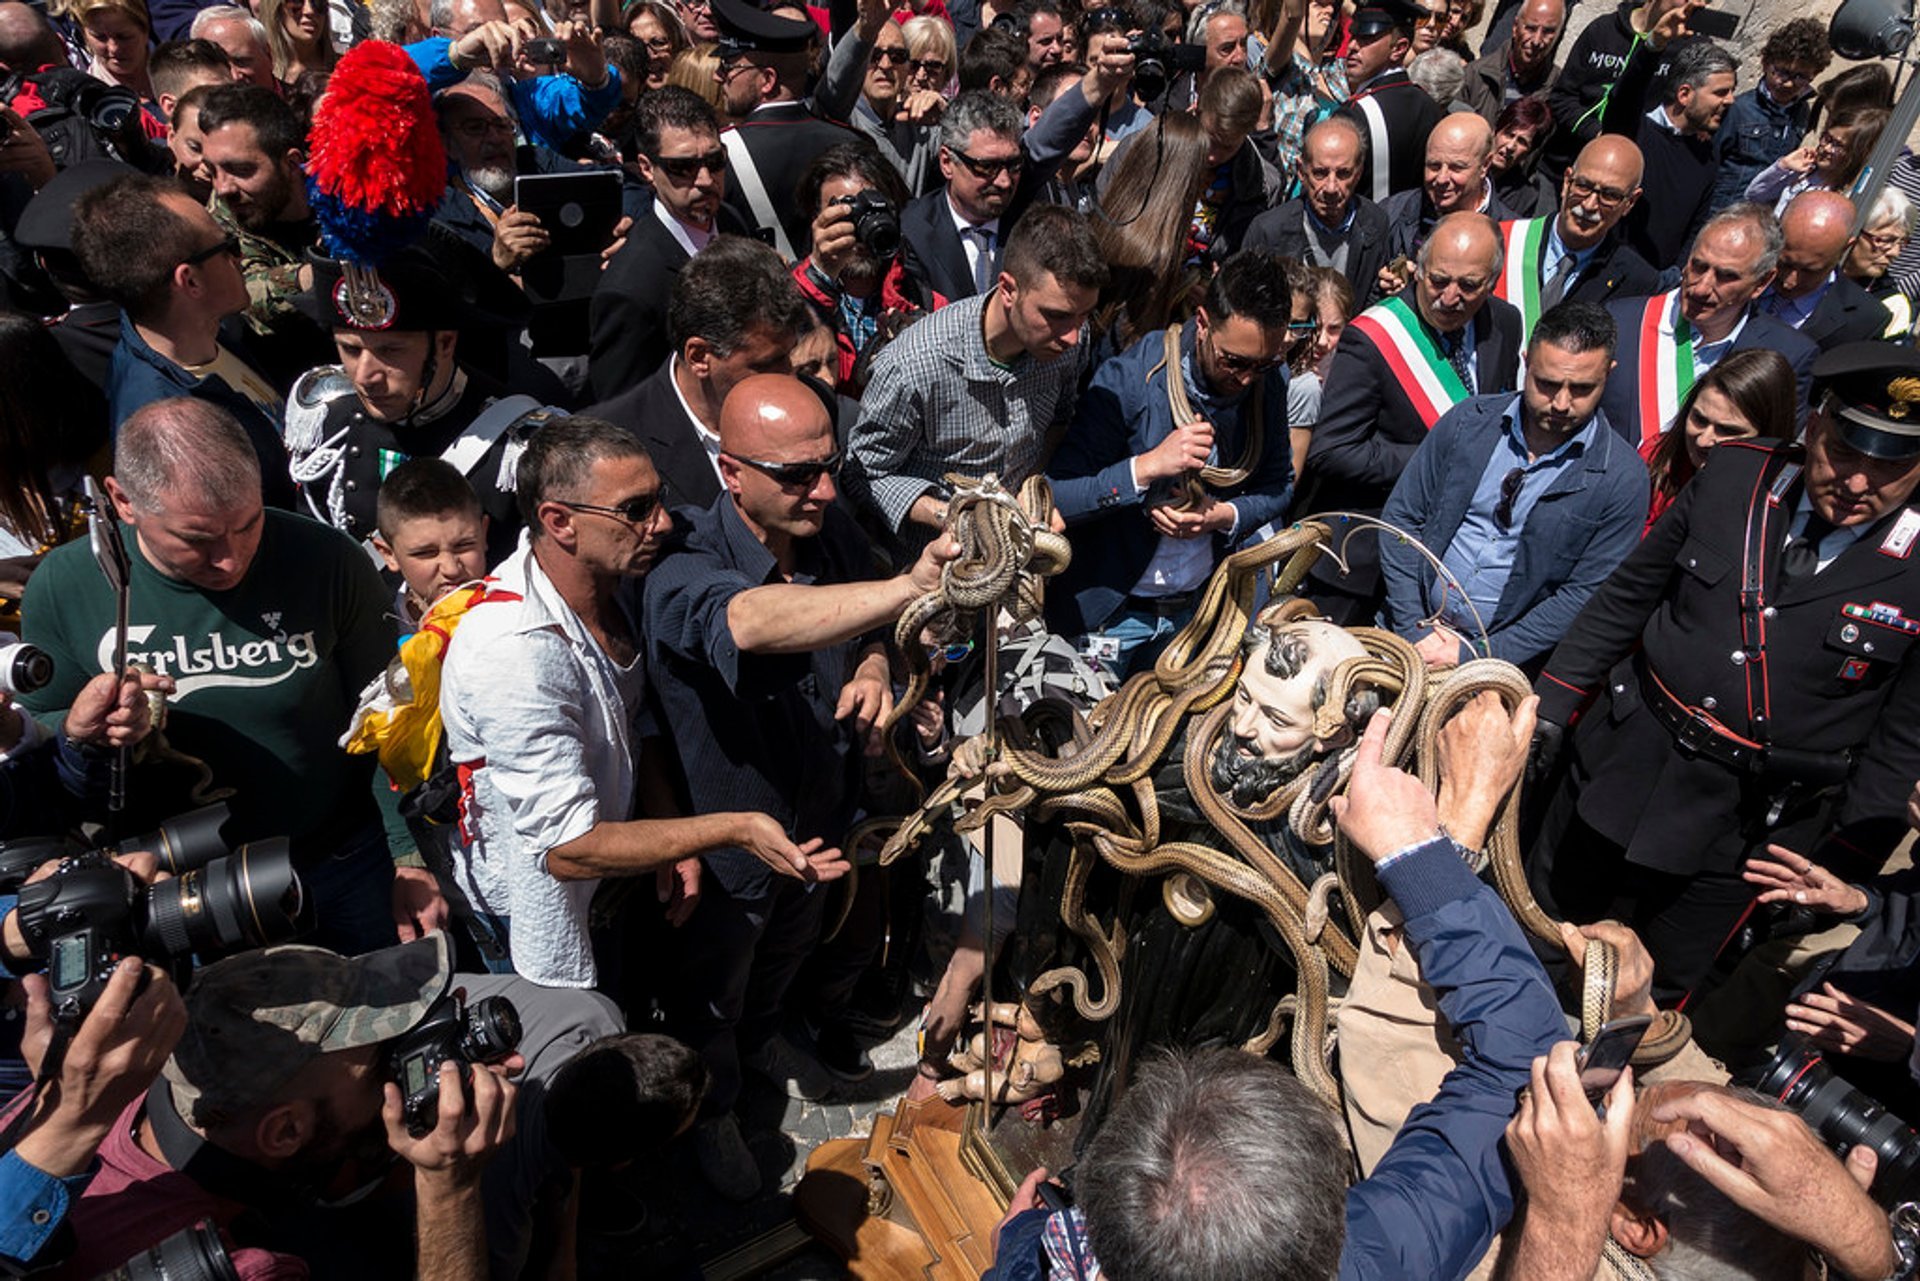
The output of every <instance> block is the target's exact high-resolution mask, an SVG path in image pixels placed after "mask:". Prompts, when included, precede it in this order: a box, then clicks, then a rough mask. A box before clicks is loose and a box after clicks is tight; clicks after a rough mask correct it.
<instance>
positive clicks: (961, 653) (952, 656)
mask: <svg viewBox="0 0 1920 1281" xmlns="http://www.w3.org/2000/svg"><path fill="white" fill-rule="evenodd" d="M971 653H973V642H972V641H970V640H964V641H956V642H955V643H953V644H951V645H929V646H927V660H928V661H929V662H931V661H932V660H934V659H936V658H944V659H946V660H947V661H948V662H949V663H957V662H959V661H960V660H961V659H963V658H965V657H966V656H967V655H968V654H971Z"/></svg>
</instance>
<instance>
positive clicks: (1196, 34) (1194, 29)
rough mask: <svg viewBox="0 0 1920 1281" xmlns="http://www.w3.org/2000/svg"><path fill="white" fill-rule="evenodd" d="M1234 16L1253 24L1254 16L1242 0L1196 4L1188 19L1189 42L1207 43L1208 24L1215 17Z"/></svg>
mask: <svg viewBox="0 0 1920 1281" xmlns="http://www.w3.org/2000/svg"><path fill="white" fill-rule="evenodd" d="M1219 17H1232V18H1238V19H1240V20H1241V21H1242V22H1244V23H1246V24H1247V26H1248V27H1252V26H1253V18H1252V17H1251V16H1250V15H1249V14H1248V12H1247V6H1245V5H1244V4H1241V3H1240V0H1220V3H1219V4H1202V5H1195V6H1194V10H1193V16H1192V17H1190V18H1188V19H1187V43H1188V44H1205V43H1207V24H1208V23H1210V22H1212V21H1213V20H1214V19H1215V18H1219Z"/></svg>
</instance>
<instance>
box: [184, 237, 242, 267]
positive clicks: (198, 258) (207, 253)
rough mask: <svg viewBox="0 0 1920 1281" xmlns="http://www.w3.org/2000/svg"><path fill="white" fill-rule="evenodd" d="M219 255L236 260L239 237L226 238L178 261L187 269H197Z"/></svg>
mask: <svg viewBox="0 0 1920 1281" xmlns="http://www.w3.org/2000/svg"><path fill="white" fill-rule="evenodd" d="M220 254H229V255H231V256H232V257H235V258H238V257H239V256H240V240H239V237H237V236H227V237H225V238H223V239H221V240H220V241H218V242H216V243H214V244H211V245H208V246H207V247H206V248H205V249H202V250H201V251H200V252H199V253H192V254H188V255H187V256H186V257H185V258H182V259H181V260H180V261H181V262H183V263H185V264H186V265H187V266H189V267H198V266H199V265H200V264H201V263H203V262H205V261H207V260H208V259H209V258H213V257H217V256H218V255H220Z"/></svg>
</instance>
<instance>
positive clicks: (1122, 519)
mask: <svg viewBox="0 0 1920 1281" xmlns="http://www.w3.org/2000/svg"><path fill="white" fill-rule="evenodd" d="M1312 316H1313V296H1312V294H1311V292H1306V291H1303V292H1300V293H1294V292H1293V291H1292V288H1291V287H1290V285H1289V283H1288V279H1287V272H1286V271H1285V270H1283V269H1282V267H1281V265H1280V263H1279V261H1278V260H1276V259H1275V258H1273V257H1270V256H1269V255H1267V254H1263V253H1257V252H1241V253H1238V254H1235V255H1234V256H1233V257H1231V258H1229V259H1227V261H1226V263H1225V265H1224V266H1222V267H1221V268H1220V271H1219V272H1218V274H1216V275H1215V276H1214V278H1213V280H1212V281H1211V282H1210V283H1209V284H1208V286H1207V297H1206V301H1205V302H1204V303H1202V304H1201V306H1200V308H1199V310H1198V311H1197V312H1196V313H1195V315H1194V318H1193V319H1192V320H1189V321H1188V322H1187V323H1186V324H1185V325H1182V326H1180V327H1178V328H1175V329H1171V330H1156V331H1154V332H1152V333H1149V334H1147V335H1146V336H1145V337H1143V338H1141V339H1140V340H1139V341H1138V342H1136V343H1135V344H1134V345H1133V346H1132V347H1131V348H1129V349H1128V350H1126V351H1124V352H1122V353H1121V354H1120V355H1118V356H1115V357H1114V358H1113V359H1111V360H1109V361H1107V362H1106V363H1105V364H1103V365H1101V366H1100V369H1099V371H1098V372H1097V373H1095V374H1094V376H1093V383H1092V385H1091V386H1089V387H1088V389H1087V392H1086V394H1085V395H1083V396H1082V397H1081V398H1080V403H1079V407H1078V409H1077V411H1076V412H1075V415H1074V422H1073V427H1072V429H1071V430H1070V431H1068V432H1067V435H1066V438H1065V439H1064V440H1062V441H1061V442H1060V448H1059V451H1058V452H1057V453H1055V454H1054V456H1053V461H1052V463H1051V465H1049V467H1048V468H1047V476H1048V478H1049V479H1050V480H1051V481H1052V482H1053V497H1054V502H1055V503H1056V504H1057V505H1058V507H1059V509H1060V514H1061V515H1062V516H1063V517H1064V518H1065V520H1066V522H1067V529H1068V531H1069V532H1070V534H1071V535H1072V537H1073V541H1074V559H1073V563H1072V564H1070V565H1069V566H1068V567H1067V569H1066V572H1065V574H1064V575H1063V576H1062V577H1061V578H1060V580H1059V582H1058V583H1057V584H1055V585H1054V587H1053V588H1052V589H1051V590H1050V591H1048V593H1047V601H1048V604H1049V606H1050V607H1051V608H1050V611H1049V617H1050V621H1051V623H1052V625H1053V628H1054V630H1055V631H1056V632H1058V633H1060V634H1061V635H1065V636H1071V637H1085V638H1086V639H1085V643H1084V644H1083V645H1082V649H1083V650H1084V651H1085V652H1086V653H1087V654H1088V656H1089V657H1091V658H1094V659H1097V660H1099V661H1101V662H1103V663H1106V664H1107V665H1108V666H1109V667H1110V668H1111V669H1112V670H1113V671H1114V672H1115V674H1116V675H1117V676H1121V677H1124V676H1126V675H1129V674H1131V673H1132V672H1133V671H1136V670H1139V669H1140V668H1141V667H1142V666H1143V665H1145V664H1147V663H1150V662H1151V661H1152V660H1153V659H1154V658H1155V657H1157V656H1158V654H1159V651H1160V647H1161V645H1162V643H1164V642H1165V641H1166V640H1168V639H1170V638H1171V637H1172V636H1173V634H1174V632H1176V631H1178V630H1179V629H1180V628H1181V627H1182V626H1184V625H1185V624H1186V622H1187V620H1188V619H1190V618H1191V617H1193V607H1194V604H1195V603H1196V601H1197V599H1198V597H1199V592H1200V589H1201V588H1202V587H1204V586H1206V582H1207V579H1208V577H1209V576H1210V575H1211V574H1212V573H1213V570H1214V566H1215V565H1217V564H1218V563H1219V562H1220V559H1221V557H1223V556H1224V555H1225V554H1226V553H1227V552H1228V551H1230V550H1232V549H1233V548H1234V547H1235V546H1237V545H1239V544H1240V543H1241V542H1243V541H1245V540H1246V539H1247V538H1249V537H1250V536H1252V535H1253V534H1254V531H1256V530H1258V529H1259V528H1260V527H1261V526H1262V525H1264V524H1266V523H1267V522H1268V521H1271V520H1275V519H1277V518H1278V517H1279V516H1280V515H1281V514H1282V513H1284V512H1285V511H1286V509H1287V504H1288V503H1289V502H1290V501H1291V500H1292V498H1293V466H1292V463H1291V459H1290V455H1289V452H1288V448H1287V444H1286V441H1287V372H1286V357H1287V353H1288V351H1289V350H1290V348H1291V347H1292V345H1293V344H1292V342H1291V333H1292V332H1293V331H1292V330H1291V323H1292V322H1293V321H1294V320H1295V319H1296V318H1297V319H1299V320H1300V321H1302V322H1305V323H1307V324H1309V325H1310V324H1311V321H1312ZM1176 366H1177V367H1176ZM1216 473H1225V474H1216ZM1196 482H1197V484H1196Z"/></svg>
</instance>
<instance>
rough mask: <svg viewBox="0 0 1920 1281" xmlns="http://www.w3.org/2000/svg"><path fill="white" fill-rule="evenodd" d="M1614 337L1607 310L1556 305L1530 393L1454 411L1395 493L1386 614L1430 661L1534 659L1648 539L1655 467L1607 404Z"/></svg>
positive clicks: (1532, 369)
mask: <svg viewBox="0 0 1920 1281" xmlns="http://www.w3.org/2000/svg"><path fill="white" fill-rule="evenodd" d="M1615 337H1616V331H1615V328H1614V324H1613V320H1612V318H1611V317H1609V316H1608V315H1607V313H1606V310H1605V309H1604V308H1602V307H1600V306H1598V305H1597V304H1594V303H1584V302H1570V303H1562V304H1560V305H1559V306H1558V307H1555V308H1553V309H1552V310H1551V311H1548V312H1547V313H1546V314H1545V315H1544V316H1542V317H1541V318H1540V322H1539V324H1537V325H1536V326H1534V331H1533V337H1532V340H1531V341H1530V342H1529V344H1528V346H1527V372H1526V379H1525V381H1524V383H1523V384H1522V390H1520V391H1519V392H1515V393H1508V394H1506V395H1500V396H1475V397H1473V398H1472V399H1471V400H1466V401H1463V402H1461V403H1460V404H1459V405H1457V406H1455V407H1454V408H1453V409H1451V410H1449V411H1448V412H1447V414H1446V416H1445V417H1443V418H1442V419H1441V420H1440V421H1439V422H1437V423H1435V424H1434V427H1433V431H1432V432H1431V433H1429V434H1428V436H1427V438H1426V440H1424V441H1422V442H1421V444H1420V448H1419V449H1417V450H1416V451H1414V455H1413V460H1412V461H1411V462H1410V463H1408V464H1407V469H1406V471H1405V472H1403V473H1402V474H1401V476H1400V481H1399V483H1398V484H1396V485H1395V486H1394V487H1393V494H1392V496H1391V497H1389V498H1388V499H1387V505H1386V509H1385V510H1384V511H1383V512H1382V514H1381V517H1382V519H1383V520H1385V521H1386V522H1387V523H1388V524H1389V525H1392V526H1394V527H1396V528H1398V529H1400V530H1403V531H1404V532H1405V533H1406V534H1407V537H1406V538H1404V539H1400V538H1391V537H1388V538H1382V539H1381V540H1380V570H1381V575H1382V577H1384V578H1385V580H1386V586H1387V599H1386V604H1385V606H1384V607H1383V608H1382V610H1381V623H1382V625H1383V626H1386V627H1389V628H1391V629H1393V630H1394V631H1395V632H1398V633H1399V634H1400V635H1401V636H1404V637H1405V638H1406V639H1408V640H1410V641H1413V642H1415V643H1416V644H1417V645H1418V647H1419V650H1420V656H1421V657H1422V658H1424V659H1425V660H1426V661H1427V664H1428V666H1430V667H1451V666H1453V665H1454V664H1456V663H1461V662H1465V661H1466V660H1467V659H1469V658H1474V657H1482V656H1491V657H1494V658H1504V659H1506V660H1507V661H1508V662H1510V663H1517V664H1520V665H1521V666H1526V665H1528V664H1530V663H1534V662H1536V661H1537V660H1538V659H1540V658H1541V657H1542V656H1543V655H1545V654H1546V653H1547V651H1549V650H1551V649H1552V648H1553V647H1554V646H1555V645H1556V644H1558V643H1559V641H1560V638H1561V636H1562V635H1564V634H1565V632H1566V630H1567V625H1568V624H1569V623H1571V622H1572V621H1573V617H1574V615H1575V614H1577V613H1579V612H1580V607H1581V606H1582V605H1584V604H1585V603H1586V600H1587V597H1589V596H1591V595H1592V594H1593V592H1594V589H1595V588H1597V587H1599V585H1600V584H1601V583H1602V582H1604V581H1605V580H1606V577H1607V575H1608V574H1610V573H1612V572H1613V569H1614V566H1616V565H1618V564H1619V563H1620V561H1621V560H1622V559H1624V558H1625V556H1626V554H1627V553H1628V552H1630V551H1632V550H1633V547H1634V544H1635V543H1637V542H1638V541H1639V538H1640V531H1641V529H1642V528H1643V527H1644V526H1645V524H1646V519H1647V468H1646V465H1645V464H1644V463H1642V462H1641V461H1640V456H1639V455H1638V454H1637V453H1635V452H1634V450H1633V449H1632V448H1631V447H1629V446H1628V444H1627V442H1626V441H1625V440H1623V439H1621V438H1620V436H1619V435H1618V433H1616V432H1613V431H1611V430H1609V429H1608V426H1607V420H1606V416H1605V415H1604V414H1602V413H1601V412H1600V396H1601V393H1602V392H1603V391H1604V390H1605V389H1606V385H1607V372H1608V370H1610V369H1611V368H1612V367H1613V348H1614V342H1615ZM1423 549H1424V551H1425V552H1431V553H1432V555H1433V556H1435V557H1438V558H1439V561H1440V564H1441V566H1444V569H1445V573H1444V574H1443V573H1442V572H1441V571H1440V568H1439V567H1436V566H1435V565H1434V564H1433V563H1432V562H1431V561H1430V560H1428V559H1427V557H1426V555H1424V554H1423Z"/></svg>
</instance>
